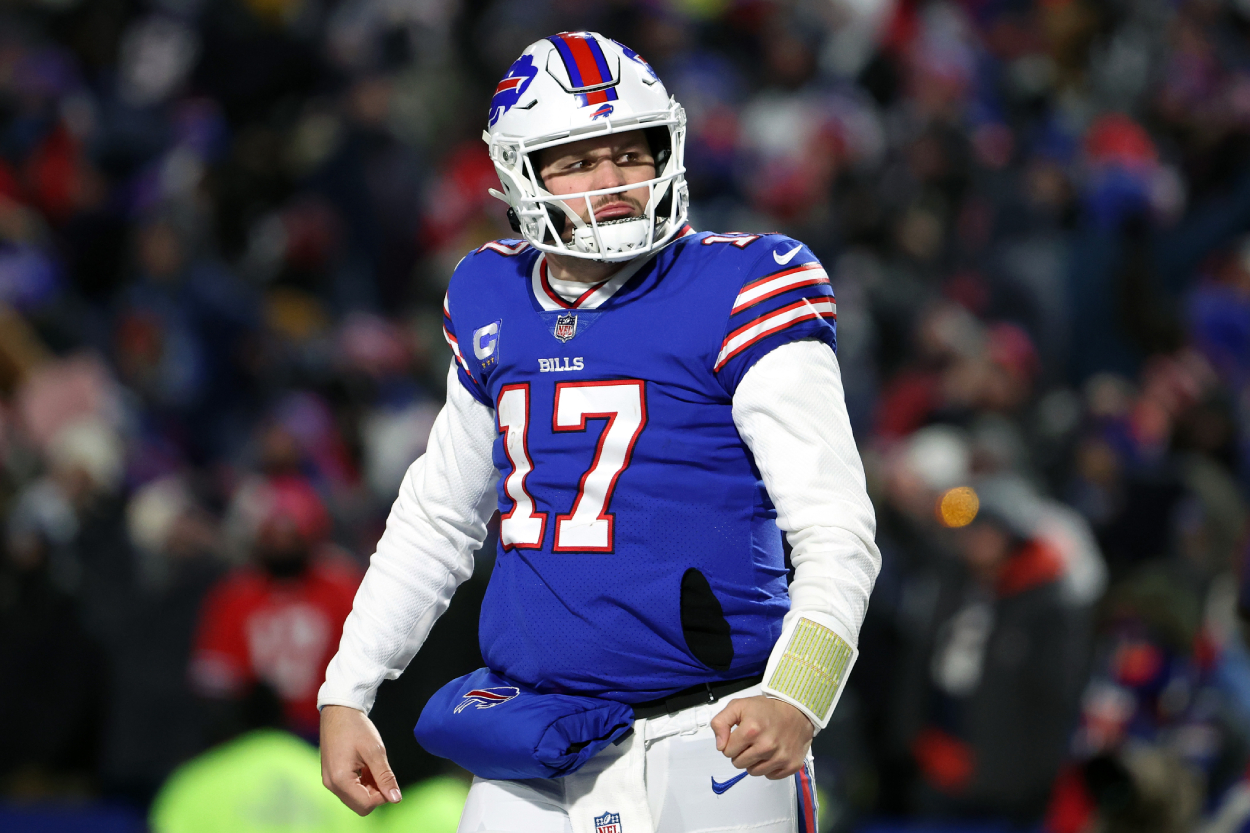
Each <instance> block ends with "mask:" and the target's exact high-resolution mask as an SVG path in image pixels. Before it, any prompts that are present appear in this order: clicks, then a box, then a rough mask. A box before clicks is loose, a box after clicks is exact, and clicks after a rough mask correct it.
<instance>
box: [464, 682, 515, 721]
mask: <svg viewBox="0 0 1250 833" xmlns="http://www.w3.org/2000/svg"><path fill="white" fill-rule="evenodd" d="M520 693H521V690H520V689H519V688H514V687H512V686H496V687H495V688H475V689H473V690H472V691H469V692H466V693H465V695H464V699H463V700H461V701H460V705H459V706H456V707H455V708H454V709H452V714H460V712H462V711H464V710H465V709H467V708H468V707H469V706H476V707H477V708H479V709H493V708H494V707H495V706H498V705H499V704H500V703H506V702H508V701H509V700H511V699H512V698H513V697H516V696H517V695H518V694H520Z"/></svg>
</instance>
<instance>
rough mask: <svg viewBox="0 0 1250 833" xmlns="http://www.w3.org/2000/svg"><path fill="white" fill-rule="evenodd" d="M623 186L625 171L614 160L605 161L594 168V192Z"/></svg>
mask: <svg viewBox="0 0 1250 833" xmlns="http://www.w3.org/2000/svg"><path fill="white" fill-rule="evenodd" d="M624 184H625V170H624V169H623V168H622V167H621V166H620V165H618V164H616V160H614V159H605V160H603V161H602V162H600V163H599V164H598V165H596V166H595V180H594V187H595V190H599V189H600V188H616V187H617V186H619V185H624Z"/></svg>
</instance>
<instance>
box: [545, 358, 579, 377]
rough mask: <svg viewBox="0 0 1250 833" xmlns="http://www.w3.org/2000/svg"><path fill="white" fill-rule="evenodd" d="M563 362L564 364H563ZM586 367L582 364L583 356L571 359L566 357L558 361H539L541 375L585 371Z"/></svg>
mask: <svg viewBox="0 0 1250 833" xmlns="http://www.w3.org/2000/svg"><path fill="white" fill-rule="evenodd" d="M561 362H563V364H561ZM585 369H586V365H585V364H584V363H583V362H582V357H581V356H574V357H573V358H571V359H570V358H569V357H568V356H564V357H562V358H558V359H539V360H538V372H539V373H563V372H564V371H566V370H585Z"/></svg>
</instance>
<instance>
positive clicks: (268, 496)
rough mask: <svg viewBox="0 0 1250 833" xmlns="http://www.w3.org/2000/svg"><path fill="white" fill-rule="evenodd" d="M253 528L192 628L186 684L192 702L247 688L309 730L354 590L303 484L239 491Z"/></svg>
mask: <svg viewBox="0 0 1250 833" xmlns="http://www.w3.org/2000/svg"><path fill="white" fill-rule="evenodd" d="M245 494H246V498H245V499H246V501H247V506H246V509H247V511H248V512H249V514H250V515H251V517H252V519H253V520H254V521H255V535H254V538H253V540H252V544H251V555H252V560H253V563H252V564H250V565H248V566H244V567H240V568H237V569H235V570H234V571H232V572H231V573H230V574H229V575H227V576H226V577H225V578H223V579H222V580H221V582H220V583H218V584H217V585H216V586H215V587H213V589H212V590H211V591H210V592H209V594H208V597H207V599H205V602H204V606H203V610H202V611H201V614H200V620H199V623H198V626H197V628H196V638H195V649H194V652H193V654H192V659H191V672H190V673H191V679H192V681H193V684H194V686H195V688H196V689H197V691H199V692H200V693H201V694H202V695H204V696H206V697H209V698H212V699H216V700H222V701H234V702H238V701H240V699H241V698H244V697H246V696H247V695H248V693H249V692H250V691H251V689H252V687H253V686H254V685H255V684H257V683H263V684H265V685H268V686H270V687H272V689H273V690H274V692H276V694H277V695H278V697H279V698H280V700H281V702H282V706H283V713H284V716H285V722H284V725H285V726H286V727H287V728H289V729H290V730H291V731H294V732H296V733H297V734H301V735H304V736H306V737H315V736H316V733H317V722H318V713H317V702H316V701H317V688H318V687H319V686H320V684H321V680H322V679H323V678H324V675H325V668H326V665H327V664H328V663H329V661H330V657H331V656H333V654H334V651H335V648H336V646H337V645H338V635H339V633H340V631H341V630H342V627H343V620H344V619H346V618H347V614H348V613H349V612H350V611H351V605H352V597H353V596H354V595H355V592H356V586H357V585H358V584H359V583H360V572H359V570H358V569H357V567H356V566H355V564H354V562H352V561H351V560H350V558H348V557H347V556H345V555H343V554H342V553H341V552H340V551H337V549H336V548H334V547H333V546H332V545H330V544H328V542H327V540H326V537H327V535H328V534H329V524H330V518H329V515H328V514H327V512H326V510H325V506H324V505H323V504H322V502H321V499H320V498H319V497H318V496H317V494H316V492H315V491H313V489H312V487H311V486H309V485H308V483H307V482H305V481H303V480H301V479H299V478H297V477H294V476H289V475H288V476H279V477H272V478H269V479H267V480H265V481H263V482H260V483H257V484H254V486H253V487H252V488H249V489H247V490H246V492H245Z"/></svg>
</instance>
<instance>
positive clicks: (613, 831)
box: [595, 813, 621, 833]
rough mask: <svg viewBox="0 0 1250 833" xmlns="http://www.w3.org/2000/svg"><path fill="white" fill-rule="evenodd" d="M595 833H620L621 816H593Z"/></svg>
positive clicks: (605, 814) (617, 814) (610, 814)
mask: <svg viewBox="0 0 1250 833" xmlns="http://www.w3.org/2000/svg"><path fill="white" fill-rule="evenodd" d="M595 833H621V814H620V813H604V814H603V815H602V816H595Z"/></svg>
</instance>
